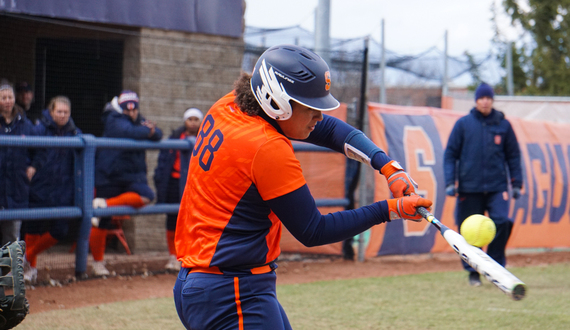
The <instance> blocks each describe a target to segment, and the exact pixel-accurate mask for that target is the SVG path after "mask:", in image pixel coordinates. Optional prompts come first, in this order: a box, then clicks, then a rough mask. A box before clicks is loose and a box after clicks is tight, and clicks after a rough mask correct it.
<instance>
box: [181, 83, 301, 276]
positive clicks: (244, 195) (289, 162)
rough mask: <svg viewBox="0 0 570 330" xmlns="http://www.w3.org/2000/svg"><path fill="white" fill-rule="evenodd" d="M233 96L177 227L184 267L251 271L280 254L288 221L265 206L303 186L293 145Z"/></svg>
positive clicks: (209, 128)
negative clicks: (283, 227)
mask: <svg viewBox="0 0 570 330" xmlns="http://www.w3.org/2000/svg"><path fill="white" fill-rule="evenodd" d="M234 97H235V96H234V94H233V93H229V94H227V95H226V96H224V97H223V98H221V99H220V100H219V101H218V102H217V103H216V104H214V105H213V106H212V108H211V109H210V111H209V112H208V113H207V115H206V118H204V121H203V122H202V125H201V128H200V132H199V134H198V136H197V139H196V145H195V147H194V150H193V153H192V158H191V161H190V167H189V170H188V180H187V183H186V188H185V190H184V195H183V196H182V201H181V203H180V212H179V215H178V221H177V227H176V236H175V244H176V252H177V256H178V259H179V260H181V261H182V265H183V266H184V267H189V268H191V267H214V266H216V267H219V268H222V269H223V268H248V267H255V266H259V265H263V264H266V263H268V262H270V261H273V260H275V259H276V258H277V257H278V256H279V254H280V248H279V242H280V239H281V222H280V221H279V219H278V218H277V216H275V214H274V213H273V212H272V211H271V209H270V208H269V206H268V205H267V203H266V202H265V201H267V200H270V199H273V198H276V197H280V196H283V195H285V194H287V193H290V192H292V191H294V190H296V189H298V188H300V187H302V186H303V185H305V183H306V182H305V178H304V177H303V173H302V170H301V164H300V163H299V161H298V160H297V159H296V158H295V154H294V152H293V146H292V144H291V142H290V141H289V139H287V138H286V137H285V136H284V135H282V134H281V133H279V132H278V131H277V129H276V128H275V127H273V126H272V125H271V124H269V123H268V122H267V121H266V120H265V119H263V118H262V117H259V116H248V115H247V114H245V113H244V112H242V111H241V110H239V109H238V107H237V105H236V104H235V103H234Z"/></svg>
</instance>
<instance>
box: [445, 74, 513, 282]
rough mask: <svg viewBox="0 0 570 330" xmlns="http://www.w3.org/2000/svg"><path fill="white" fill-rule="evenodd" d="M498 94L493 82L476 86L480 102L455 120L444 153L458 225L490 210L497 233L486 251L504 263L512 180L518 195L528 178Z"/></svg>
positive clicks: (471, 279)
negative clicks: (496, 101) (498, 103)
mask: <svg viewBox="0 0 570 330" xmlns="http://www.w3.org/2000/svg"><path fill="white" fill-rule="evenodd" d="M493 99H494V92H493V89H492V88H491V86H489V85H487V84H485V83H482V84H481V85H480V86H479V87H478V88H477V90H476V91H475V103H476V106H475V108H473V109H471V111H470V112H469V114H468V115H466V116H464V117H461V118H460V119H459V120H458V121H457V122H456V123H455V126H454V127H453V130H452V131H451V134H450V135H449V140H448V142H447V147H446V149H445V155H444V170H445V184H446V194H447V195H449V196H455V195H458V198H457V205H456V209H455V211H456V218H455V221H456V223H457V226H458V228H460V227H461V224H462V223H463V221H464V220H465V219H466V218H467V217H468V216H470V215H472V214H485V212H488V215H489V217H490V218H491V219H492V220H493V222H494V223H495V226H496V228H497V233H496V235H495V239H494V240H493V241H492V242H491V243H490V244H489V246H488V248H487V254H489V256H490V257H491V258H493V259H494V260H495V261H497V262H498V263H499V264H501V265H503V266H505V264H506V257H505V247H506V245H507V241H508V239H509V237H510V234H511V230H512V226H513V220H512V219H509V217H508V212H509V199H508V198H507V196H508V195H507V192H508V184H509V182H510V184H511V186H512V197H513V198H515V199H516V198H518V197H519V196H520V194H521V189H522V184H523V180H522V170H521V156H520V150H519V145H518V142H517V137H516V135H515V132H514V131H513V128H512V127H511V124H510V123H509V121H508V120H507V119H505V115H504V114H503V113H502V112H500V111H497V110H495V109H494V108H493ZM456 181H457V187H456V184H455V182H456ZM463 266H464V268H465V269H466V270H467V271H469V272H470V274H469V283H470V284H471V285H474V286H479V285H481V281H480V280H479V274H478V273H477V272H476V271H475V270H474V269H473V268H471V267H470V266H469V265H468V264H466V263H465V262H463Z"/></svg>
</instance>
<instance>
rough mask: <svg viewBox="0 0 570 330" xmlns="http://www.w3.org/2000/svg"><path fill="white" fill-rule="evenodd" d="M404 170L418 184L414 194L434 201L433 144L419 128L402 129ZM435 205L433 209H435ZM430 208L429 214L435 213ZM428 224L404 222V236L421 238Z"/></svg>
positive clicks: (435, 192)
mask: <svg viewBox="0 0 570 330" xmlns="http://www.w3.org/2000/svg"><path fill="white" fill-rule="evenodd" d="M404 155H405V157H406V160H405V164H406V165H405V170H406V171H407V172H408V174H409V175H410V176H411V177H412V178H413V179H414V180H415V181H416V182H417V183H418V189H417V190H416V193H417V194H419V195H421V196H422V197H425V198H428V199H430V200H432V201H435V200H436V197H437V196H436V194H437V181H436V177H435V174H434V173H433V169H432V167H433V166H434V165H435V163H436V157H435V152H434V147H433V142H432V140H431V138H430V136H429V135H428V134H427V133H426V131H425V130H424V129H423V128H422V127H421V126H405V127H404ZM435 205H436V204H435V203H434V206H433V208H435ZM433 208H432V210H431V212H432V213H435V210H434V209H433ZM429 226H430V224H429V222H427V221H422V222H413V221H404V235H405V236H423V235H424V234H425V233H426V231H427V230H428V229H429Z"/></svg>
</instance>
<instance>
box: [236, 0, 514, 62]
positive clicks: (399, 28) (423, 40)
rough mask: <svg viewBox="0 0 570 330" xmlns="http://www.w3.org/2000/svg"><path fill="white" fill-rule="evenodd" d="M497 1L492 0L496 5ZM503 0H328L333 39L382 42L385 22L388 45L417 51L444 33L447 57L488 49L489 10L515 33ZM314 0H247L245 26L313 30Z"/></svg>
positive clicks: (438, 42)
mask: <svg viewBox="0 0 570 330" xmlns="http://www.w3.org/2000/svg"><path fill="white" fill-rule="evenodd" d="M495 2H496V3H495ZM501 3H502V0H497V1H493V0H331V22H330V23H331V27H330V29H331V30H330V33H331V37H334V38H354V37H363V36H367V35H369V36H371V37H372V38H374V39H375V40H377V41H379V40H380V26H381V20H382V19H384V21H385V23H384V24H385V38H386V48H388V49H389V50H392V51H395V52H398V53H400V54H416V53H419V52H421V51H424V50H426V49H428V48H430V47H432V46H436V47H437V48H438V49H440V50H443V49H444V34H445V31H446V30H447V31H448V51H449V54H450V55H451V56H458V55H461V54H463V53H464V52H465V51H466V50H467V51H469V52H470V53H472V54H480V53H488V52H489V50H490V49H491V47H492V45H491V39H492V38H493V35H494V30H493V24H492V22H491V18H492V15H493V14H492V11H491V8H492V7H493V6H495V8H497V13H499V15H498V19H499V20H498V22H499V27H500V29H501V30H502V31H503V32H505V33H506V34H507V36H508V37H509V38H515V37H516V30H514V29H513V28H511V27H510V24H509V20H508V18H507V17H506V14H505V13H504V10H503V8H502V5H501ZM317 5H318V0H246V11H245V24H246V25H247V26H253V27H263V28H278V27H289V26H295V25H300V26H302V27H303V28H305V29H307V30H309V31H314V10H315V8H316V7H317Z"/></svg>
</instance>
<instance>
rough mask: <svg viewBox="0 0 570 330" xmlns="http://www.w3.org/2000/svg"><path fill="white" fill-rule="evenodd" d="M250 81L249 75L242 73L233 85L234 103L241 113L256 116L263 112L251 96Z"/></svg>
mask: <svg viewBox="0 0 570 330" xmlns="http://www.w3.org/2000/svg"><path fill="white" fill-rule="evenodd" d="M250 81H251V75H250V74H248V73H245V72H242V73H241V76H240V77H239V78H238V80H236V82H235V83H234V94H235V96H236V98H235V100H234V102H235V103H236V104H237V106H238V107H239V108H240V110H241V111H243V112H245V113H246V114H248V115H249V116H258V115H260V114H261V113H262V112H263V109H261V106H259V103H257V100H256V99H255V96H253V92H252V91H251V85H250Z"/></svg>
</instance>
